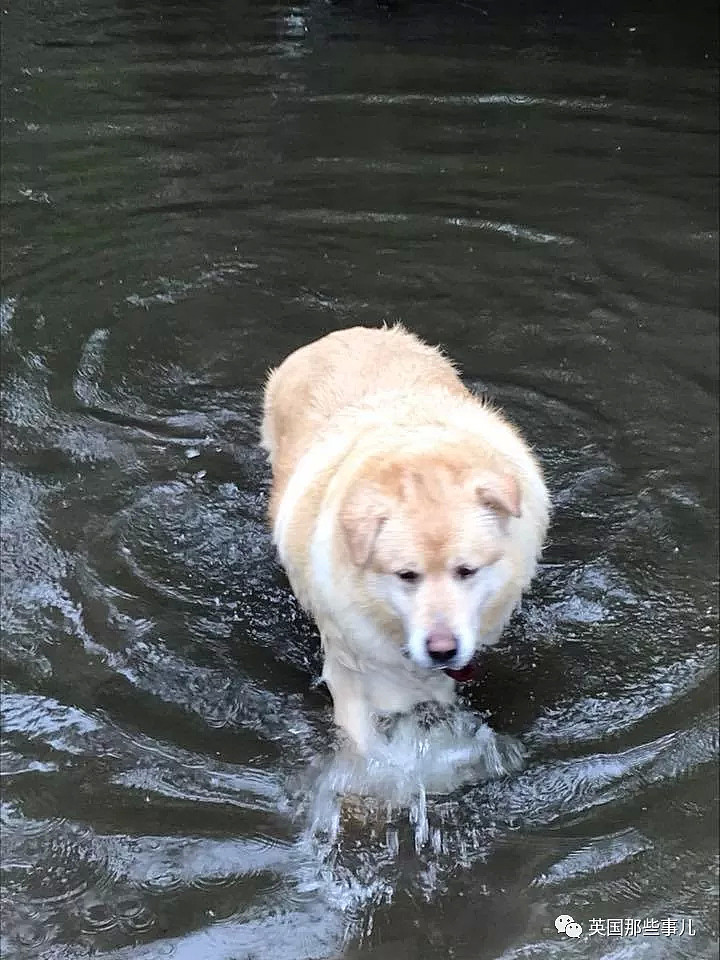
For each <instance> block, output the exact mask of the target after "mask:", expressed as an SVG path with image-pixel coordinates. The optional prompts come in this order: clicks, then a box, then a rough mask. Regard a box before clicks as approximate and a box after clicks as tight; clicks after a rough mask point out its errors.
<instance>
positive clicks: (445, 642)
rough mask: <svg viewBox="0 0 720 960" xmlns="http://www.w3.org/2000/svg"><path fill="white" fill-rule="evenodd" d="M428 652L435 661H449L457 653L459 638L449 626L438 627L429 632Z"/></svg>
mask: <svg viewBox="0 0 720 960" xmlns="http://www.w3.org/2000/svg"><path fill="white" fill-rule="evenodd" d="M426 646H427V652H428V653H429V654H430V659H431V660H434V661H435V663H447V661H448V660H452V658H453V657H454V656H455V654H456V653H457V640H456V639H455V637H454V636H453V635H452V632H451V631H450V630H448V629H447V627H437V628H436V629H435V630H433V631H432V632H431V633H429V634H428V637H427V640H426Z"/></svg>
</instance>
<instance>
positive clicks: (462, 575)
mask: <svg viewBox="0 0 720 960" xmlns="http://www.w3.org/2000/svg"><path fill="white" fill-rule="evenodd" d="M477 572H478V568H477V567H466V566H465V565H464V564H461V565H460V566H459V567H455V576H456V577H457V578H458V580H469V579H470V577H474V576H475V574H476V573H477Z"/></svg>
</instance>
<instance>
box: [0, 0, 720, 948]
mask: <svg viewBox="0 0 720 960" xmlns="http://www.w3.org/2000/svg"><path fill="white" fill-rule="evenodd" d="M3 19H4V39H3V74H4V109H3V124H4V134H3V136H4V150H3V163H4V177H3V200H4V205H5V213H4V217H3V221H4V222H3V231H4V241H3V269H4V284H3V294H2V318H1V319H2V349H3V388H2V389H3V422H4V426H3V434H4V443H3V471H2V496H3V499H2V560H3V580H2V616H3V676H2V717H3V734H4V741H3V753H2V772H3V785H4V790H3V799H2V826H3V845H2V854H3V865H4V873H3V881H2V883H3V885H2V906H3V932H2V944H1V946H2V955H3V957H5V958H8V960H25V958H27V960H30V958H32V960H81V958H90V957H99V958H117V960H151V958H152V960H154V958H160V957H173V958H178V960H250V958H253V960H279V958H283V960H309V958H318V960H320V958H322V960H337V958H340V957H343V958H365V957H367V958H368V960H388V958H391V957H392V958H393V960H416V958H418V960H441V958H448V957H452V958H457V960H499V958H502V960H510V958H517V960H520V958H523V960H524V958H538V960H545V958H550V960H553V958H556V957H557V958H563V960H564V958H566V957H567V958H578V957H581V958H585V957H588V958H594V957H613V958H618V960H619V958H623V960H625V958H632V960H634V958H635V957H638V958H646V957H647V958H656V957H662V958H666V957H667V958H675V957H681V958H682V957H702V958H706V957H715V956H717V937H718V924H717V910H718V895H717V894H718V887H717V881H718V874H717V855H716V854H717V847H718V834H717V822H718V803H717V800H718V789H717V787H718V782H717V754H718V733H717V699H718V698H717V692H718V686H717V659H718V658H717V590H718V584H717V574H718V566H717V535H718V522H717V521H718V502H717V501H718V498H717V472H716V465H717V432H716V416H717V349H718V344H717V250H718V237H717V226H718V224H717V179H716V175H717V168H716V164H717V142H718V141H717V53H718V51H717V23H716V14H715V12H714V9H713V5H712V4H708V5H706V6H703V5H702V4H701V3H699V2H696V3H694V4H693V3H691V4H689V5H688V4H686V5H681V4H679V3H676V4H675V5H672V4H668V3H664V4H651V3H649V2H648V3H645V4H644V5H640V3H639V0H635V2H633V0H631V2H630V3H627V4H624V5H621V4H611V3H604V4H601V5H600V7H594V8H593V9H592V10H590V9H587V7H586V8H585V9H583V8H582V6H581V5H580V4H577V3H570V4H558V3H557V2H551V3H550V4H549V5H544V6H541V5H540V4H539V3H533V2H525V3H521V2H519V0H508V2H500V0H487V2H474V0H467V2H452V0H447V2H442V3H441V2H431V0H417V2H415V0H412V2H407V3H404V4H402V3H401V4H400V5H397V6H393V7H388V6H382V5H377V4H376V3H375V2H374V0H373V2H370V0H356V2H351V0H346V2H338V3H329V2H324V0H307V2H305V3H298V4H297V5H294V6H291V5H288V4H283V3H278V2H274V0H273V2H261V0H258V2H255V3H250V2H247V0H234V2H229V0H225V2H223V0H215V2H211V0H195V2H193V3H189V2H183V0H149V2H139V0H94V2H93V3H90V2H87V0H85V2H81V0H52V2H39V0H10V3H8V4H7V6H6V9H5V11H4V14H3ZM395 320H402V321H404V322H405V323H406V324H407V325H408V326H409V327H410V328H411V329H412V330H415V331H416V332H418V333H419V334H420V335H422V336H424V337H426V338H427V339H429V340H430V341H432V342H435V343H438V342H439V343H442V345H443V346H444V347H445V348H446V349H447V351H448V352H449V353H450V354H451V355H452V356H453V357H454V358H456V359H457V360H458V362H459V363H460V365H461V367H462V369H463V371H464V375H465V377H466V379H467V381H468V383H469V384H471V385H472V386H473V387H475V388H477V389H479V390H483V391H487V392H488V393H489V394H490V395H491V396H492V397H494V398H495V400H496V401H497V402H498V403H500V404H501V405H502V406H503V407H504V408H505V409H506V411H507V412H508V414H509V416H510V417H511V418H512V419H513V420H515V421H516V422H517V423H518V424H520V425H521V427H522V428H523V429H524V431H525V432H526V434H527V435H528V437H529V438H530V439H531V441H532V443H533V445H534V446H535V448H536V450H537V451H538V453H539V455H540V457H541V459H542V461H543V464H544V467H545V469H546V472H547V476H548V482H549V485H550V487H551V489H552V495H553V501H554V510H555V514H554V522H553V527H552V530H551V535H550V540H549V543H548V548H547V550H546V553H545V555H544V559H543V563H542V566H541V569H540V572H539V575H538V578H537V580H536V583H535V585H534V588H533V590H532V591H531V593H530V594H529V595H528V597H527V599H526V602H525V603H524V606H523V609H522V611H521V612H520V614H519V615H518V616H517V617H516V618H515V619H514V620H513V622H512V624H511V625H510V627H509V629H508V631H507V633H506V636H505V637H504V639H503V641H502V643H501V645H500V646H499V647H498V648H497V649H496V650H494V651H493V652H492V653H491V654H488V655H487V656H484V657H483V659H482V661H481V678H480V680H479V682H477V683H475V684H473V685H470V686H467V687H465V688H464V689H463V699H462V707H461V709H459V711H458V712H457V713H456V714H454V715H452V716H450V717H446V718H440V719H439V720H438V721H437V722H436V723H434V724H429V725H423V724H422V723H421V722H420V720H419V719H416V720H415V721H412V722H411V721H403V722H402V723H401V724H400V725H399V727H398V729H397V730H396V731H394V733H393V735H392V738H391V740H390V741H389V743H388V746H387V750H386V752H385V753H384V754H383V755H382V756H378V757H374V758H373V759H372V761H371V762H370V763H369V764H358V763H357V762H355V761H353V759H352V757H349V756H346V755H344V754H343V752H342V751H337V749H336V746H335V740H334V734H333V729H332V723H331V712H330V704H329V700H328V696H327V694H326V692H325V691H324V690H323V688H322V687H320V686H318V684H317V683H316V681H317V677H318V670H319V660H318V652H317V638H316V635H315V633H314V630H313V627H312V625H311V624H310V623H309V622H308V621H307V619H306V618H305V617H304V616H303V615H302V614H301V613H300V612H299V611H298V608H297V605H296V603H295V601H294V599H293V597H292V595H291V593H290V591H289V588H288V585H287V582H286V580H285V578H284V575H283V573H282V571H281V569H280V568H279V566H278V564H277V562H276V559H275V557H274V553H273V549H272V545H271V543H270V540H269V537H268V533H267V531H266V528H265V520H264V511H265V506H266V498H267V490H268V481H269V476H268V469H267V465H266V463H265V460H264V458H263V456H262V454H261V452H260V450H259V448H258V445H257V429H258V422H259V408H260V402H261V393H262V384H263V379H264V376H265V374H266V372H267V370H268V368H269V367H271V366H272V365H274V364H276V363H278V362H279V361H280V360H281V359H282V358H283V357H284V356H285V355H286V354H287V353H288V352H290V351H291V350H292V349H294V348H295V347H297V346H299V345H300V344H301V343H303V342H306V341H308V340H310V339H312V338H314V337H316V336H319V335H321V334H323V333H325V332H327V331H329V330H332V329H337V328H340V327H343V326H347V325H351V324H355V323H364V324H370V325H374V324H378V323H380V322H382V321H395ZM559 915H571V916H572V917H574V919H575V921H576V922H577V923H578V924H580V925H581V927H582V933H581V935H580V936H575V937H568V936H567V935H566V934H564V933H562V931H561V932H558V931H557V930H556V927H555V918H556V917H558V916H559ZM619 921H622V923H621V928H620V930H621V932H620V933H619V934H618V929H619V928H618V926H617V923H618V922H619ZM633 921H637V923H633ZM654 924H657V927H655V926H654Z"/></svg>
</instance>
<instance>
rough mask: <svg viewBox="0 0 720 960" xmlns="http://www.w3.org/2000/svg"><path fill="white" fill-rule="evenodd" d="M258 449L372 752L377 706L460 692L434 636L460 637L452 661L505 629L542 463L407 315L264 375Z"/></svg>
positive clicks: (290, 548)
mask: <svg viewBox="0 0 720 960" xmlns="http://www.w3.org/2000/svg"><path fill="white" fill-rule="evenodd" d="M262 444H263V446H264V448H265V449H266V450H267V452H268V454H269V456H270V462H271V466H272V474H273V481H272V492H271V499H270V511H269V512H270V520H271V523H272V527H273V537H274V541H275V544H276V546H277V549H278V553H279V556H280V560H281V562H282V563H283V565H284V567H285V569H286V571H287V574H288V577H289V579H290V583H291V585H292V588H293V590H294V591H295V594H296V596H297V597H298V600H299V601H300V603H301V604H302V605H303V607H305V608H306V609H307V610H308V611H309V612H310V613H311V614H312V616H313V617H314V618H315V621H316V623H317V625H318V628H319V630H320V636H321V640H322V648H323V656H324V669H323V678H324V680H325V682H326V683H327V685H328V688H329V690H330V693H331V695H332V698H333V703H334V708H335V719H336V722H337V723H338V725H339V726H340V727H341V728H343V729H344V730H345V731H346V733H347V734H348V735H349V736H350V738H351V739H352V740H353V741H354V743H355V744H356V746H357V747H358V749H359V750H361V751H366V750H367V749H368V747H369V745H370V743H371V740H372V738H373V734H374V724H373V716H374V715H376V714H386V713H395V712H405V711H408V710H410V709H411V708H412V707H413V706H414V705H415V704H417V703H419V702H423V701H427V700H435V701H439V702H441V703H449V702H451V701H452V699H453V697H454V688H455V683H454V681H453V680H452V679H451V678H450V677H449V676H448V675H447V674H445V673H444V672H443V670H442V669H440V668H439V666H438V665H437V664H436V663H435V662H433V661H432V660H431V658H430V655H429V653H428V650H429V649H430V648H429V647H428V645H427V640H428V637H429V636H431V635H432V634H433V631H436V630H444V631H446V632H451V633H452V636H453V637H455V638H456V639H457V653H456V656H455V657H454V659H453V661H452V663H449V664H443V666H452V667H454V668H460V667H462V666H464V665H465V664H467V663H468V662H469V661H470V659H471V658H472V656H473V655H474V653H475V651H476V650H478V649H480V648H482V647H485V646H490V645H491V644H493V643H495V642H496V641H497V639H498V638H499V636H500V634H501V633H502V630H503V628H504V626H505V624H506V623H507V621H508V619H509V617H510V615H511V613H512V611H513V609H514V608H515V607H516V606H517V604H518V603H519V601H520V597H521V594H522V592H523V590H524V589H525V588H526V587H527V586H528V584H529V582H530V580H531V578H532V576H533V574H534V572H535V567H536V562H537V559H538V556H539V554H540V550H541V548H542V544H543V540H544V537H545V533H546V529H547V524H548V511H549V502H548V495H547V491H546V488H545V484H544V482H543V479H542V475H541V471H540V468H539V466H538V463H537V461H536V459H535V458H534V456H533V455H532V453H531V452H530V450H529V449H528V447H527V445H526V444H525V442H524V441H523V440H522V438H521V437H520V435H519V433H518V432H517V431H516V430H515V428H514V427H512V426H511V425H510V424H509V423H508V422H507V420H505V418H504V417H503V416H502V415H501V414H500V413H499V412H498V411H497V410H496V409H494V408H493V407H491V406H490V405H488V404H486V403H483V402H481V401H479V400H478V399H477V398H476V397H475V396H473V395H472V394H471V393H470V392H469V391H468V390H467V389H466V388H465V387H464V385H463V384H462V382H461V381H460V378H459V377H458V375H457V373H456V371H455V368H454V366H453V365H452V364H451V363H450V361H449V360H447V359H446V358H445V357H444V356H443V355H442V353H441V352H440V351H439V350H438V349H436V348H434V347H430V346H428V345H427V344H424V343H423V342H421V341H420V340H419V339H418V338H417V337H415V336H414V335H412V334H410V333H408V332H407V331H405V330H404V329H403V328H402V327H400V326H397V327H393V328H392V329H386V328H383V329H367V328H363V327H355V328H352V329H349V330H342V331H338V332H336V333H331V334H329V335H328V336H326V337H323V338H322V339H321V340H318V341H316V342H314V343H311V344H309V345H308V346H305V347H302V348H301V349H299V350H297V351H295V353H293V354H291V355H290V356H289V357H288V358H287V359H286V360H285V361H284V362H283V363H282V364H281V365H280V366H279V367H278V368H277V369H276V370H274V371H273V372H272V373H271V375H270V377H269V379H268V382H267V386H266V390H265V406H264V418H263V424H262ZM408 571H411V572H412V573H415V574H417V575H418V579H417V580H416V582H413V583H409V582H407V581H406V579H405V580H404V579H402V578H401V577H400V576H399V574H400V573H403V574H404V575H405V576H406V577H407V572H408ZM473 571H477V572H473Z"/></svg>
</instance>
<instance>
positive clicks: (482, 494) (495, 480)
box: [473, 471, 521, 517]
mask: <svg viewBox="0 0 720 960" xmlns="http://www.w3.org/2000/svg"><path fill="white" fill-rule="evenodd" d="M473 487H474V492H475V496H476V498H477V499H478V500H479V501H480V503H481V504H483V506H486V507H490V509H491V510H494V511H495V512H496V513H498V514H500V516H501V517H519V516H520V514H521V510H520V500H521V492H520V484H519V483H518V481H517V479H516V478H515V477H514V476H512V474H510V473H494V472H490V471H488V472H486V473H480V474H476V475H475V477H474V478H473Z"/></svg>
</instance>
